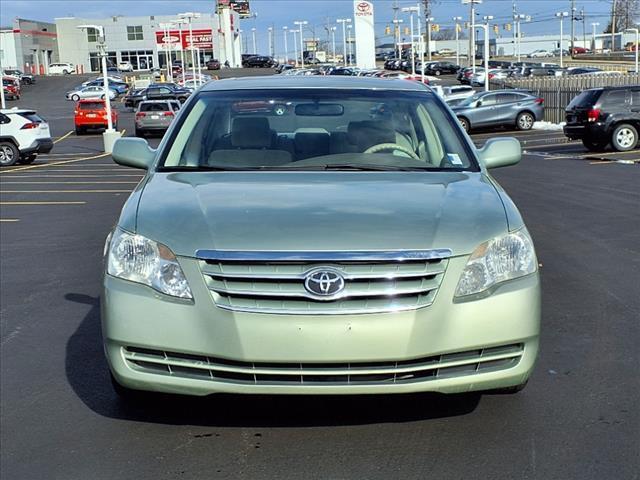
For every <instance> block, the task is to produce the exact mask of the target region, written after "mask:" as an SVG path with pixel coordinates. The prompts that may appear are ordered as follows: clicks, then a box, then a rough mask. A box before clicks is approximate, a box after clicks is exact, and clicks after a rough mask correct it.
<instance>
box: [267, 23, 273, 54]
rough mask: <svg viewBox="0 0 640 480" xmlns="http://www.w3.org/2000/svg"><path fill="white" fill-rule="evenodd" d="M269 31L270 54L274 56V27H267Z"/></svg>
mask: <svg viewBox="0 0 640 480" xmlns="http://www.w3.org/2000/svg"><path fill="white" fill-rule="evenodd" d="M267 33H268V36H269V56H273V39H272V37H271V36H272V35H273V27H269V28H267Z"/></svg>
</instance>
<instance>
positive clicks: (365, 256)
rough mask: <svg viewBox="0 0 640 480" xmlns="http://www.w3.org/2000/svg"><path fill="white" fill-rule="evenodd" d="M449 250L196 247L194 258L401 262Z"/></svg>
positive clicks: (442, 254) (437, 256) (446, 255)
mask: <svg viewBox="0 0 640 480" xmlns="http://www.w3.org/2000/svg"><path fill="white" fill-rule="evenodd" d="M452 253H453V252H452V251H451V250H450V249H448V248H437V249H431V250H394V251H350V252H342V251H340V252H338V251H326V252H323V251H317V252H284V251H283V252H278V251H246V252H240V251H234V250H196V258H197V259H199V260H210V261H220V262H256V263H263V262H267V263H268V262H276V263H279V262H404V261H415V260H437V259H443V258H449V257H450V256H451V255H452Z"/></svg>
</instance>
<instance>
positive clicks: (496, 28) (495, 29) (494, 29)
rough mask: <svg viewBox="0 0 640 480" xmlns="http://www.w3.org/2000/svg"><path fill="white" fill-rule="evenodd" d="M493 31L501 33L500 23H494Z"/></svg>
mask: <svg viewBox="0 0 640 480" xmlns="http://www.w3.org/2000/svg"><path fill="white" fill-rule="evenodd" d="M493 33H495V34H496V35H497V34H499V33H500V26H498V25H494V26H493Z"/></svg>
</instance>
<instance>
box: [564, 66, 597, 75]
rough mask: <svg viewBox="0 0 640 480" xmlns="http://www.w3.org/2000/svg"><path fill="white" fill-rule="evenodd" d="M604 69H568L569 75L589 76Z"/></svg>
mask: <svg viewBox="0 0 640 480" xmlns="http://www.w3.org/2000/svg"><path fill="white" fill-rule="evenodd" d="M601 71H602V69H600V68H597V67H572V68H569V69H567V75H588V74H590V73H597V72H601Z"/></svg>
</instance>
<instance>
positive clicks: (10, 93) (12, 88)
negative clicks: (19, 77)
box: [2, 78, 20, 100]
mask: <svg viewBox="0 0 640 480" xmlns="http://www.w3.org/2000/svg"><path fill="white" fill-rule="evenodd" d="M2 89H3V90H4V96H5V98H7V99H12V100H20V83H19V82H17V81H16V80H13V79H11V78H3V79H2Z"/></svg>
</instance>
